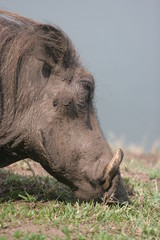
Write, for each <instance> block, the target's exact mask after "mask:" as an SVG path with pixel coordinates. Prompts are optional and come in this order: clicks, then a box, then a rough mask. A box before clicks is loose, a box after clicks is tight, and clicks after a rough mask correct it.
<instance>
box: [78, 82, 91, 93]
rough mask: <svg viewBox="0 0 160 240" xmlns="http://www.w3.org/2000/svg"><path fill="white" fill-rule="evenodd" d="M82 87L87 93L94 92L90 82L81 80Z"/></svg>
mask: <svg viewBox="0 0 160 240" xmlns="http://www.w3.org/2000/svg"><path fill="white" fill-rule="evenodd" d="M81 83H82V86H83V88H84V89H85V90H86V91H87V92H89V93H90V92H92V91H93V85H92V83H91V81H89V80H81Z"/></svg>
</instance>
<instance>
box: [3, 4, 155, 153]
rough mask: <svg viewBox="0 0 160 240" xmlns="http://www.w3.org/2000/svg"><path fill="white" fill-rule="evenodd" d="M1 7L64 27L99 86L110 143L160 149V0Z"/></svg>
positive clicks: (99, 105) (101, 116)
mask: <svg viewBox="0 0 160 240" xmlns="http://www.w3.org/2000/svg"><path fill="white" fill-rule="evenodd" d="M0 8H1V9H5V10H8V11H13V12H16V13H19V14H21V15H24V16H26V17H30V18H33V19H35V20H39V21H41V22H45V23H50V24H55V25H58V26H59V27H61V28H62V29H63V30H64V31H65V32H66V33H67V34H68V36H69V37H70V38H71V39H72V41H73V43H74V45H75V47H76V49H77V51H78V52H79V54H80V57H81V61H82V63H83V65H84V66H85V67H86V68H87V69H88V70H90V71H91V72H92V74H93V75H94V78H95V82H96V91H95V98H94V103H95V108H96V111H97V115H98V118H99V121H100V125H101V128H102V130H103V132H104V135H105V137H106V138H107V139H108V141H109V143H110V144H113V145H116V144H117V145H121V146H122V145H124V146H126V147H128V148H130V149H132V150H136V151H141V150H142V149H143V150H145V151H150V150H157V149H160V1H159V0H152V1H151V0H134V1H131V0H114V1H112V0H101V1H96V0H81V1H75V0H67V1H65V0H58V1H57V0H45V1H39V0H34V1H33V0H27V1H25V0H14V1H10V0H0Z"/></svg>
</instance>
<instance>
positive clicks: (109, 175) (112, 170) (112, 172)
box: [104, 149, 124, 190]
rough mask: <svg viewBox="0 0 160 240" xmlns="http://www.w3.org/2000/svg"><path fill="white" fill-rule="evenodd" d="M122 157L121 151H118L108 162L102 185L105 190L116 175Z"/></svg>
mask: <svg viewBox="0 0 160 240" xmlns="http://www.w3.org/2000/svg"><path fill="white" fill-rule="evenodd" d="M123 156H124V154H123V151H122V150H121V149H119V150H118V151H117V152H116V153H115V154H114V156H113V158H112V159H111V161H110V162H109V164H108V166H107V169H106V173H105V180H106V181H105V184H104V188H105V190H107V189H108V188H109V186H110V183H111V181H112V179H113V178H114V177H115V176H116V175H117V173H118V170H119V166H120V164H121V162H122V159H123Z"/></svg>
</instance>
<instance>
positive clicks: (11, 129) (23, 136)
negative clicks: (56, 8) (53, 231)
mask: <svg viewBox="0 0 160 240" xmlns="http://www.w3.org/2000/svg"><path fill="white" fill-rule="evenodd" d="M0 13H1V20H0V25H1V26H0V34H1V35H0V36H1V41H0V62H1V65H0V101H1V102H0V109H1V110H0V113H1V117H0V123H1V132H0V158H1V164H0V165H1V166H5V165H8V164H10V163H12V162H15V161H17V160H20V159H24V158H27V157H29V158H32V159H33V160H35V161H38V162H40V164H41V165H42V166H43V167H44V168H45V169H46V170H47V171H48V172H49V173H50V174H51V175H52V176H54V177H55V178H57V179H58V180H59V181H61V182H63V183H65V184H67V185H68V186H70V187H71V189H72V190H73V192H74V194H75V196H76V197H77V198H78V199H80V200H91V199H94V200H102V199H103V200H104V199H105V201H107V202H108V201H109V199H112V201H118V202H120V203H122V202H125V201H128V197H127V194H126V191H125V188H124V186H123V182H122V179H121V176H120V171H119V166H120V163H121V161H122V158H123V153H122V151H121V150H118V152H117V153H116V154H115V155H114V156H113V155H112V152H111V150H110V147H109V145H108V143H107V142H106V140H105V138H104V136H103V134H102V132H101V130H100V127H99V124H98V121H97V118H96V115H95V111H94V107H93V96H94V89H95V84H94V78H93V76H92V75H91V73H89V72H88V71H87V70H86V69H85V68H84V67H83V66H82V65H81V63H80V62H79V59H78V56H77V54H76V51H75V49H74V47H73V45H72V43H71V41H70V40H69V38H68V37H67V36H66V35H65V34H64V33H63V32H62V31H61V30H60V29H58V28H56V27H54V26H50V25H45V24H39V23H36V22H34V21H32V20H28V19H26V18H23V17H20V16H17V15H14V14H11V13H5V12H3V11H1V12H0Z"/></svg>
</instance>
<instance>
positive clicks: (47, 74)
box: [42, 63, 52, 78]
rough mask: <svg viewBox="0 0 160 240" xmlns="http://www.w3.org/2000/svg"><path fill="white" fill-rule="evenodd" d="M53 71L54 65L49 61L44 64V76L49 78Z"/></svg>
mask: <svg viewBox="0 0 160 240" xmlns="http://www.w3.org/2000/svg"><path fill="white" fill-rule="evenodd" d="M51 72H52V67H51V66H49V65H48V64H47V63H44V64H43V68H42V75H43V77H44V78H49V77H50V75H51Z"/></svg>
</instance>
